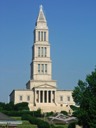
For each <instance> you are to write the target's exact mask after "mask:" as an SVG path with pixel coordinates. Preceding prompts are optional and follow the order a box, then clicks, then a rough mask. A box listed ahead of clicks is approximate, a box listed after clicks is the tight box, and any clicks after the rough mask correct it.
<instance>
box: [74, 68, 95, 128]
mask: <svg viewBox="0 0 96 128" xmlns="http://www.w3.org/2000/svg"><path fill="white" fill-rule="evenodd" d="M72 96H73V99H74V101H75V103H76V104H77V105H79V107H78V108H76V109H75V111H74V114H75V116H77V118H78V123H79V124H81V125H82V126H83V127H84V128H96V69H95V70H94V71H93V72H92V73H91V74H90V75H87V77H86V80H85V82H83V81H81V80H79V81H78V86H77V87H75V89H74V91H73V94H72Z"/></svg>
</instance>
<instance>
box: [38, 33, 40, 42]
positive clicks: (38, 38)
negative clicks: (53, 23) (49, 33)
mask: <svg viewBox="0 0 96 128" xmlns="http://www.w3.org/2000/svg"><path fill="white" fill-rule="evenodd" d="M38 41H40V31H39V32H38Z"/></svg>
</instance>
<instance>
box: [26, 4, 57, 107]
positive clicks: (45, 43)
mask: <svg viewBox="0 0 96 128" xmlns="http://www.w3.org/2000/svg"><path fill="white" fill-rule="evenodd" d="M26 88H27V89H33V90H34V101H33V104H34V105H35V106H36V105H38V104H40V103H43V104H46V103H47V104H48V103H55V95H56V94H55V93H56V81H54V80H52V61H51V58H50V43H49V31H48V26H47V21H46V18H45V15H44V12H43V7H42V5H41V6H40V11H39V15H38V18H37V21H36V26H35V29H34V44H33V47H32V63H31V76H30V80H29V81H28V83H27V84H26Z"/></svg>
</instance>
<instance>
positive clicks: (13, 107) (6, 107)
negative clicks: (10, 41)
mask: <svg viewBox="0 0 96 128" xmlns="http://www.w3.org/2000/svg"><path fill="white" fill-rule="evenodd" d="M23 110H29V107H28V103H27V102H22V103H18V104H14V103H13V102H10V103H2V102H0V111H23Z"/></svg>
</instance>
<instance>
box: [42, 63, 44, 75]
mask: <svg viewBox="0 0 96 128" xmlns="http://www.w3.org/2000/svg"><path fill="white" fill-rule="evenodd" d="M42 73H44V64H42Z"/></svg>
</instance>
